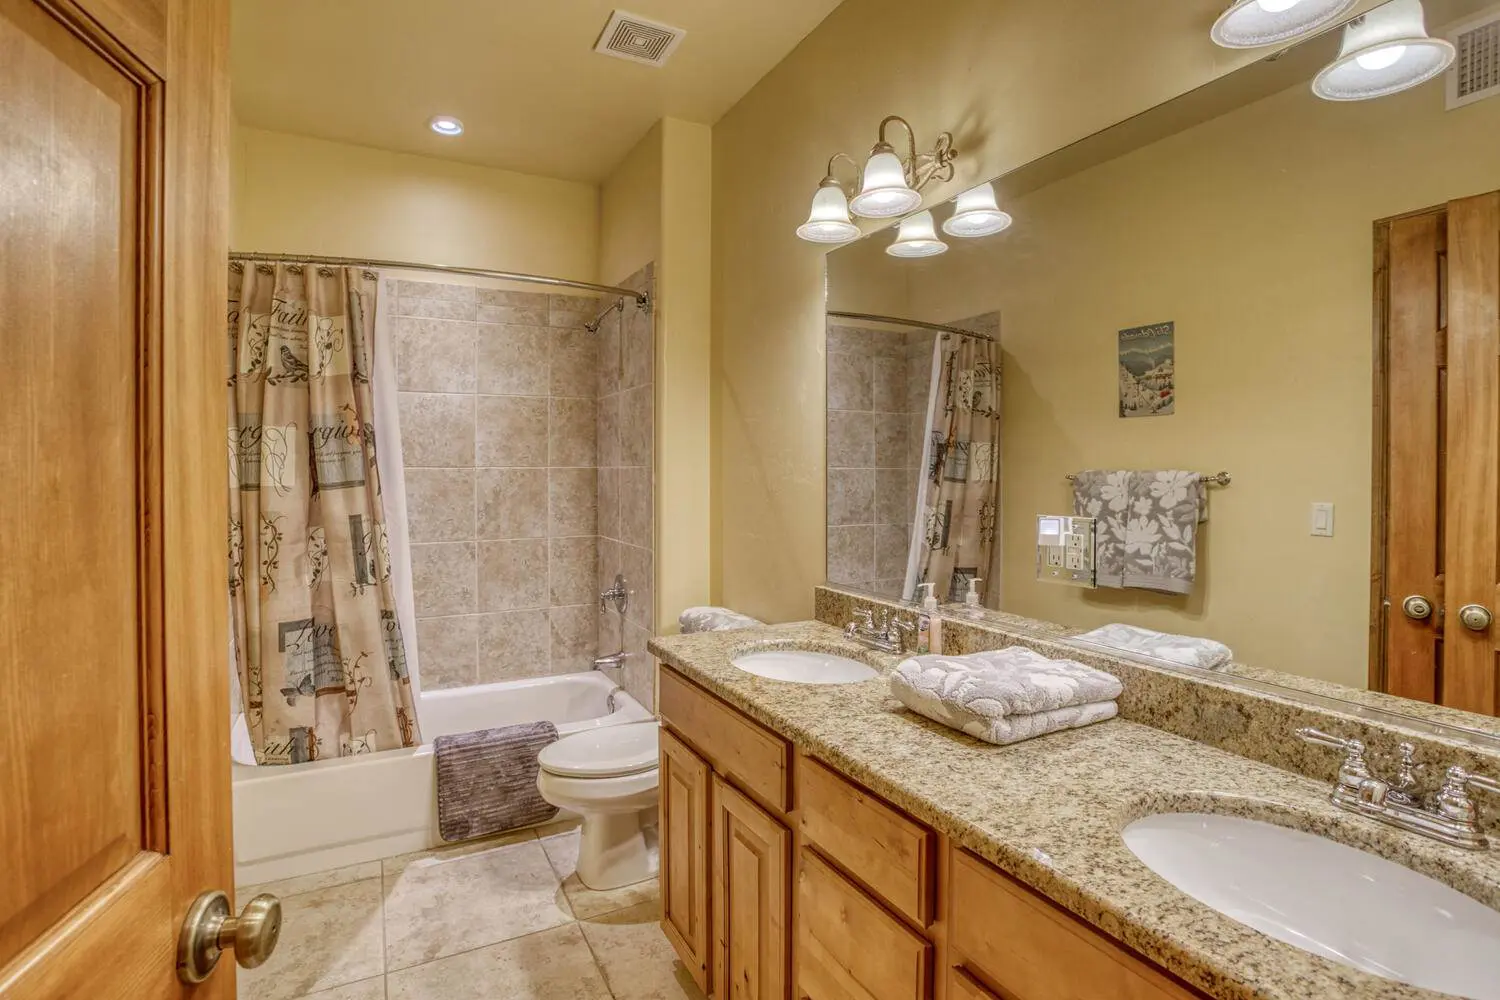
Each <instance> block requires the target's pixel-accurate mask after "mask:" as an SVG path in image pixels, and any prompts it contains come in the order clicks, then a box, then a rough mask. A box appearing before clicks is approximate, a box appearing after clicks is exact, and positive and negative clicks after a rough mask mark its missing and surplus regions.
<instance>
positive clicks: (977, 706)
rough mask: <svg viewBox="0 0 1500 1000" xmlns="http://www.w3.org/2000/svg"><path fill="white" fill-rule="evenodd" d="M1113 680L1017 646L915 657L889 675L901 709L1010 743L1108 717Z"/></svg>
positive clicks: (1111, 715) (1115, 683)
mask: <svg viewBox="0 0 1500 1000" xmlns="http://www.w3.org/2000/svg"><path fill="white" fill-rule="evenodd" d="M1120 691H1121V686H1120V681H1119V678H1117V677H1115V676H1113V675H1112V674H1107V673H1105V672H1103V671H1102V670H1094V669H1093V668H1091V667H1086V666H1084V665H1083V664H1081V663H1075V662H1073V661H1072V660H1049V659H1047V658H1046V657H1045V656H1042V655H1041V654H1040V653H1036V652H1033V651H1032V650H1029V649H1026V648H1024V647H1021V646H1011V647H1009V648H1007V649H997V650H989V651H986V652H982V653H971V654H969V655H968V656H936V655H931V656H918V657H913V658H911V659H906V660H902V661H901V663H900V664H898V665H897V667H896V669H895V671H894V672H893V673H892V674H891V693H892V694H894V695H895V696H896V698H897V699H899V700H900V702H901V703H902V704H903V705H905V706H906V707H907V708H909V709H911V710H912V711H914V712H916V713H918V714H919V715H924V716H926V717H927V718H929V719H932V720H933V721H935V722H941V723H942V724H943V725H945V726H951V727H952V728H954V729H958V730H960V731H962V732H965V733H968V734H969V735H970V736H973V737H975V738H977V739H981V740H985V741H986V742H989V743H998V744H1006V743H1016V742H1019V741H1020V740H1025V739H1030V738H1032V737H1034V736H1042V735H1044V734H1046V733H1051V732H1056V731H1058V730H1061V729H1075V728H1077V727H1079V726H1086V725H1089V724H1090V723H1093V722H1102V721H1104V720H1105V719H1112V718H1114V716H1115V714H1116V712H1117V709H1116V706H1115V702H1114V699H1115V698H1117V697H1118V696H1119V694H1120Z"/></svg>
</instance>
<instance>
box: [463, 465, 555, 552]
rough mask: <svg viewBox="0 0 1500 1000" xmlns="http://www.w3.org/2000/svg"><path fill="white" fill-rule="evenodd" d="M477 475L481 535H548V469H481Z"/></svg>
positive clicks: (481, 536)
mask: <svg viewBox="0 0 1500 1000" xmlns="http://www.w3.org/2000/svg"><path fill="white" fill-rule="evenodd" d="M474 475H475V490H474V496H475V504H476V507H477V509H478V516H477V524H476V527H477V532H478V534H477V537H479V538H481V539H495V538H544V537H546V534H547V470H546V469H479V470H477V471H476V472H475V473H474Z"/></svg>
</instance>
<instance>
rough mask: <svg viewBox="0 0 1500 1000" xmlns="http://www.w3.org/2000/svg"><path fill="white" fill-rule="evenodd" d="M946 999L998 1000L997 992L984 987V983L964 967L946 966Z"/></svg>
mask: <svg viewBox="0 0 1500 1000" xmlns="http://www.w3.org/2000/svg"><path fill="white" fill-rule="evenodd" d="M948 1000H1000V997H999V996H998V995H997V994H994V993H991V992H990V991H989V990H987V989H985V988H984V984H983V983H981V982H980V981H979V980H977V979H975V978H974V977H973V976H971V975H969V973H968V972H966V971H965V970H964V969H962V968H960V967H958V966H956V965H951V966H949V967H948Z"/></svg>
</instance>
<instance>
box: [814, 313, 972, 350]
mask: <svg viewBox="0 0 1500 1000" xmlns="http://www.w3.org/2000/svg"><path fill="white" fill-rule="evenodd" d="M828 315H830V316H833V317H836V318H838V319H864V320H871V321H873V322H876V323H894V324H895V325H897V326H914V327H917V328H918V329H922V330H938V331H940V332H942V333H956V334H958V335H959V336H960V337H973V338H974V339H975V340H988V341H989V342H990V343H994V341H995V338H994V337H991V336H990V335H989V334H987V333H975V332H974V331H973V330H965V329H964V328H963V327H961V326H950V325H949V324H947V323H928V322H926V321H925V320H920V319H902V318H901V317H900V316H881V315H879V314H877V313H857V312H843V311H841V310H838V309H830V310H828Z"/></svg>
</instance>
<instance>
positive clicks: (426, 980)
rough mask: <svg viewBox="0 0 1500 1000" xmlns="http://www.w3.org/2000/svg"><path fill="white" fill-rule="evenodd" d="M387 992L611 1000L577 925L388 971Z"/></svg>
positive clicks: (404, 996)
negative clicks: (408, 967) (400, 969)
mask: <svg viewBox="0 0 1500 1000" xmlns="http://www.w3.org/2000/svg"><path fill="white" fill-rule="evenodd" d="M498 895H499V897H500V898H503V897H504V893H503V892H501V893H499V894H498ZM456 909H458V910H459V911H460V912H461V911H462V910H463V907H456ZM664 940H665V939H664ZM387 990H388V992H387V997H388V998H389V1000H500V998H504V1000H561V998H563V997H566V998H567V1000H610V993H609V988H608V987H607V986H605V984H604V978H603V977H602V976H601V975H600V973H599V967H598V966H597V965H596V964H594V955H593V952H591V951H589V946H588V944H587V943H586V942H585V941H584V937H583V932H582V931H581V930H579V928H578V926H577V925H576V924H570V925H568V926H565V927H558V928H555V929H553V930H548V931H543V932H542V933H540V934H532V935H530V936H528V937H522V938H516V939H514V940H510V941H504V942H502V943H500V944H493V945H489V946H487V947H484V948H479V949H476V950H475V951H469V952H464V953H462V954H459V955H454V956H452V957H451V958H444V959H440V960H438V961H436V962H432V963H429V964H427V965H418V966H416V967H414V968H410V969H404V970H402V971H400V972H395V973H392V974H391V976H390V978H389V981H388V983H387Z"/></svg>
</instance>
